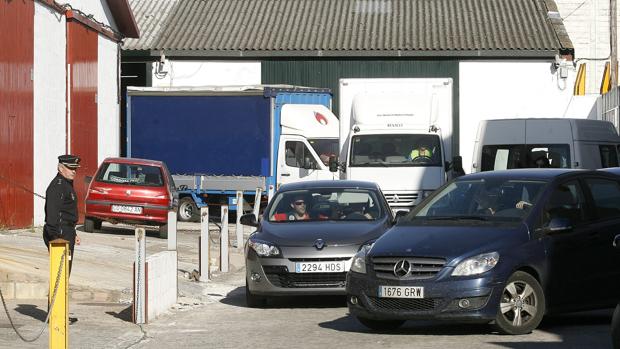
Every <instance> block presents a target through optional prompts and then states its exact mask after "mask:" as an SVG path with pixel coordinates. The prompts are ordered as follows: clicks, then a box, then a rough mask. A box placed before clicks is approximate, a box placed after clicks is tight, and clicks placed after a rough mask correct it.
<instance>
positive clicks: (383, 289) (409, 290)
mask: <svg viewBox="0 0 620 349" xmlns="http://www.w3.org/2000/svg"><path fill="white" fill-rule="evenodd" d="M379 298H424V287H419V286H379Z"/></svg>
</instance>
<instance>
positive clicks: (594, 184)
mask: <svg viewBox="0 0 620 349" xmlns="http://www.w3.org/2000/svg"><path fill="white" fill-rule="evenodd" d="M586 183H587V184H588V187H589V188H590V192H591V193H592V199H594V205H595V206H596V214H597V215H598V217H599V218H601V219H606V218H614V217H620V184H619V183H618V182H617V181H613V180H609V179H594V178H592V179H586Z"/></svg>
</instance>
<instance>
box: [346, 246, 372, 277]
mask: <svg viewBox="0 0 620 349" xmlns="http://www.w3.org/2000/svg"><path fill="white" fill-rule="evenodd" d="M374 244H375V242H374V241H370V242H367V243H365V244H363V245H362V246H361V247H360V249H359V251H358V252H357V253H356V254H355V256H353V261H352V262H351V271H353V272H356V273H360V274H366V254H368V252H369V251H370V249H371V248H372V246H373V245H374Z"/></svg>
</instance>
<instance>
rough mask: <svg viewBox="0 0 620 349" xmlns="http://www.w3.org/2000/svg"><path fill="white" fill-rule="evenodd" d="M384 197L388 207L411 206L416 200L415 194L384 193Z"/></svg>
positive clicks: (416, 195)
mask: <svg viewBox="0 0 620 349" xmlns="http://www.w3.org/2000/svg"><path fill="white" fill-rule="evenodd" d="M384 195H385V199H386V200H387V202H388V204H389V205H394V204H396V205H402V206H407V205H413V204H414V203H415V201H416V200H417V199H418V194H417V193H407V194H405V193H400V194H399V193H389V194H388V193H384Z"/></svg>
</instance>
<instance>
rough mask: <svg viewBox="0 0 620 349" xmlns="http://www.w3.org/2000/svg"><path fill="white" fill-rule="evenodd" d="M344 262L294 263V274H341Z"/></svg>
mask: <svg viewBox="0 0 620 349" xmlns="http://www.w3.org/2000/svg"><path fill="white" fill-rule="evenodd" d="M345 271H346V270H345V269H344V262H303V263H295V272H296V273H343V272H345Z"/></svg>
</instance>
